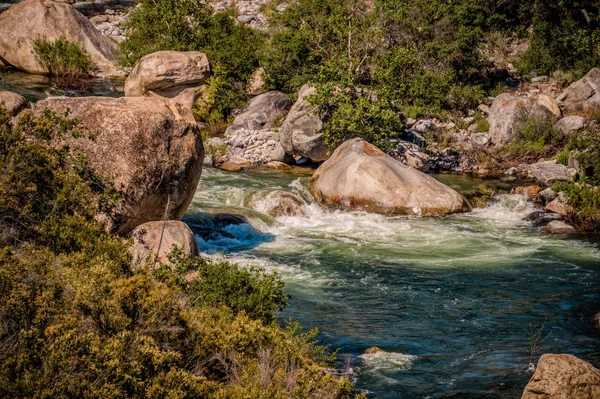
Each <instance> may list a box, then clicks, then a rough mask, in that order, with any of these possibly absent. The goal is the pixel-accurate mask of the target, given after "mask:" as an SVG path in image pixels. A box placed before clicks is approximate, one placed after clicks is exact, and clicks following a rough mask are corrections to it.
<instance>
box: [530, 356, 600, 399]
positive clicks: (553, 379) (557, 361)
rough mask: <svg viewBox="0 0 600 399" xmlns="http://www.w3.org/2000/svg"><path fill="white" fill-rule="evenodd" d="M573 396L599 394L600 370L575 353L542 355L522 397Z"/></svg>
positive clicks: (584, 397)
mask: <svg viewBox="0 0 600 399" xmlns="http://www.w3.org/2000/svg"><path fill="white" fill-rule="evenodd" d="M571 398H572V399H597V398H600V370H598V369H597V368H595V367H594V366H592V365H591V364H589V363H588V362H585V361H583V360H581V359H578V358H577V357H575V356H572V355H554V354H546V355H542V357H540V360H539V361H538V365H537V368H536V370H535V373H534V374H533V377H531V380H530V381H529V384H527V386H526V387H525V391H524V392H523V396H522V397H521V399H571Z"/></svg>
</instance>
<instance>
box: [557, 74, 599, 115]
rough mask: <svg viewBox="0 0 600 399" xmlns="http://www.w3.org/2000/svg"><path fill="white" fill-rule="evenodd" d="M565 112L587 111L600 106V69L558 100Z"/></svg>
mask: <svg viewBox="0 0 600 399" xmlns="http://www.w3.org/2000/svg"><path fill="white" fill-rule="evenodd" d="M556 100H557V101H559V102H560V103H561V106H562V108H563V110H564V111H565V112H568V113H575V112H578V111H585V110H587V109H590V108H594V107H597V106H599V105H600V68H594V69H592V70H590V71H589V72H588V73H587V75H585V76H584V77H583V78H581V79H580V80H578V81H577V82H575V83H573V84H571V85H570V86H569V87H567V88H566V89H565V90H564V91H563V92H562V93H561V94H560V96H558V97H557V99H556Z"/></svg>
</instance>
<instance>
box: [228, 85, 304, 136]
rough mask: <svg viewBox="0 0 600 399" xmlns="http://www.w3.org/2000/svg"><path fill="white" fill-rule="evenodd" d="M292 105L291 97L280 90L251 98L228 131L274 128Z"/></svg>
mask: <svg viewBox="0 0 600 399" xmlns="http://www.w3.org/2000/svg"><path fill="white" fill-rule="evenodd" d="M291 106H292V101H291V100H290V98H289V97H288V96H287V95H286V94H284V93H282V92H280V91H270V92H268V93H264V94H261V95H259V96H257V97H254V98H253V99H252V100H250V103H249V104H248V107H247V108H246V109H245V110H244V112H242V113H241V114H239V115H238V116H236V117H235V119H234V120H233V123H232V125H231V126H230V127H229V128H228V129H227V133H230V132H233V131H235V130H240V129H248V130H262V129H273V128H275V127H277V126H276V125H277V124H278V122H281V121H282V120H283V118H285V116H286V115H287V113H288V111H289V109H290V107H291Z"/></svg>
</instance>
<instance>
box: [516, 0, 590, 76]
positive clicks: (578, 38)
mask: <svg viewBox="0 0 600 399" xmlns="http://www.w3.org/2000/svg"><path fill="white" fill-rule="evenodd" d="M532 3H533V4H532V11H533V15H534V18H533V30H532V33H531V36H530V46H529V49H528V50H527V52H526V53H525V55H524V57H523V59H522V61H521V63H520V65H518V66H519V69H521V70H522V71H523V72H525V73H529V72H530V71H535V72H537V73H538V74H551V73H552V72H554V71H557V70H563V71H570V70H575V71H576V74H577V75H578V76H583V75H584V74H585V73H587V71H588V70H589V69H590V68H592V67H595V66H597V65H598V61H599V60H600V59H599V54H598V46H599V45H600V31H599V30H598V28H599V27H600V25H599V24H600V20H599V19H598V15H599V14H598V12H599V10H600V8H599V5H598V2H597V1H591V0H584V1H558V0H551V1H540V0H537V1H533V2H532Z"/></svg>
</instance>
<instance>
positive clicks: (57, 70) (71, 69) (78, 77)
mask: <svg viewBox="0 0 600 399" xmlns="http://www.w3.org/2000/svg"><path fill="white" fill-rule="evenodd" d="M33 49H34V51H35V54H36V55H37V57H38V58H39V60H40V61H41V63H42V64H43V65H44V66H45V67H46V68H47V69H48V74H49V76H50V78H51V79H52V81H53V82H54V83H55V84H56V85H57V86H59V87H61V88H73V87H75V88H76V87H80V86H81V85H82V79H84V78H87V77H88V76H89V74H90V72H91V71H92V70H93V69H94V64H93V63H92V59H91V57H90V55H89V54H88V52H87V51H85V50H84V49H82V48H81V47H79V45H78V44H76V43H72V42H69V41H68V40H67V39H65V38H64V37H61V38H59V39H58V40H56V41H54V42H50V41H48V40H46V39H36V40H35V41H34V47H33Z"/></svg>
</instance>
